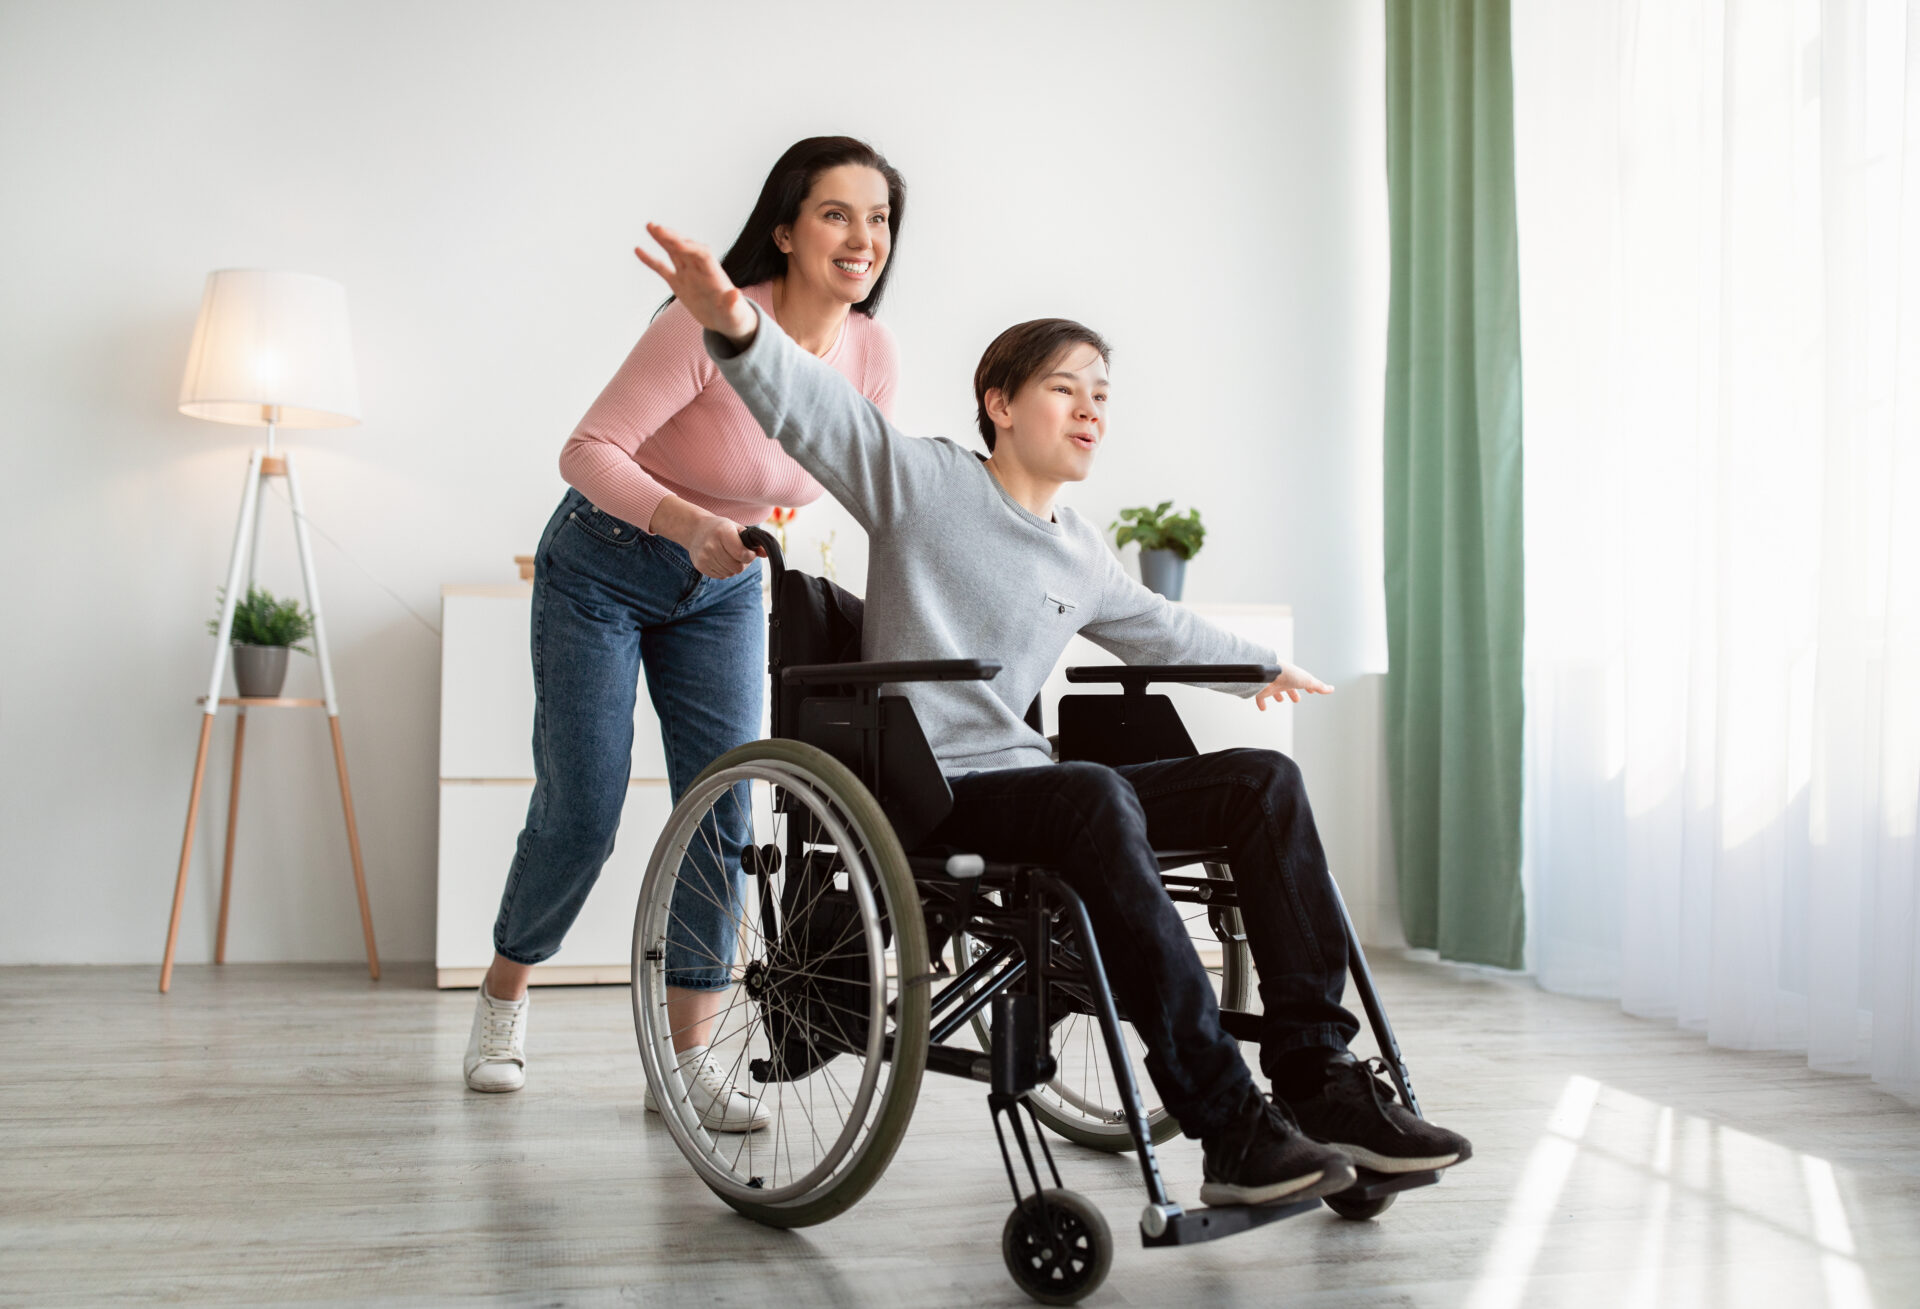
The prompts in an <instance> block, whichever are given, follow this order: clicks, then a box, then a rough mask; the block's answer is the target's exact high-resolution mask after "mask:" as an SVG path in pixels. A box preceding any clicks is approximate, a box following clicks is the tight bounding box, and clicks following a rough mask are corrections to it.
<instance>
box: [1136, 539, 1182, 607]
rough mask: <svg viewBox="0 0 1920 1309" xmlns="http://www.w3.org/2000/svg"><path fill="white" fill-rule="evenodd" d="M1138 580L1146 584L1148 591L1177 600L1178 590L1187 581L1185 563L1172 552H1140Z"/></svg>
mask: <svg viewBox="0 0 1920 1309" xmlns="http://www.w3.org/2000/svg"><path fill="white" fill-rule="evenodd" d="M1140 580H1141V581H1143V582H1145V583H1146V584H1147V589H1148V590H1149V591H1155V592H1158V593H1159V594H1161V595H1164V596H1165V597H1167V599H1169V600H1178V599H1179V598H1180V588H1181V587H1182V586H1184V585H1185V584H1186V580H1187V561H1186V560H1184V559H1182V558H1181V557H1180V556H1179V555H1178V554H1176V553H1175V552H1173V551H1172V550H1142V551H1141V552H1140Z"/></svg>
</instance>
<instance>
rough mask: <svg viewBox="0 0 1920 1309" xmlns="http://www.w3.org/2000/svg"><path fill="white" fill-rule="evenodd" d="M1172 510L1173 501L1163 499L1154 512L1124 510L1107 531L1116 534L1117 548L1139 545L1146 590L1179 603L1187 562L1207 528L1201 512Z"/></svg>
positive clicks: (1195, 553)
mask: <svg viewBox="0 0 1920 1309" xmlns="http://www.w3.org/2000/svg"><path fill="white" fill-rule="evenodd" d="M1172 510H1173V501H1171V500H1162V501H1161V502H1160V503H1159V504H1157V505H1155V506H1154V507H1153V508H1151V509H1148V508H1145V507H1144V506H1142V507H1140V508H1135V509H1122V510H1121V511H1120V517H1119V519H1118V520H1116V521H1114V522H1112V523H1109V524H1108V525H1107V528H1108V530H1109V531H1111V532H1112V533H1113V540H1114V544H1115V545H1120V546H1125V545H1127V544H1128V543H1130V542H1138V543H1139V546H1140V580H1141V581H1143V582H1145V583H1146V584H1147V589H1148V590H1151V591H1157V592H1159V593H1160V594H1161V595H1164V596H1165V597H1167V599H1169V600H1178V599H1179V598H1180V589H1181V587H1182V586H1183V585H1184V584H1185V582H1186V580H1187V560H1189V559H1191V558H1193V557H1194V556H1195V555H1197V554H1199V553H1200V543H1201V542H1203V541H1205V540H1206V539H1207V529H1206V528H1204V527H1202V526H1201V525H1200V511H1199V510H1198V509H1189V510H1187V512H1186V513H1184V514H1176V513H1174V512H1172Z"/></svg>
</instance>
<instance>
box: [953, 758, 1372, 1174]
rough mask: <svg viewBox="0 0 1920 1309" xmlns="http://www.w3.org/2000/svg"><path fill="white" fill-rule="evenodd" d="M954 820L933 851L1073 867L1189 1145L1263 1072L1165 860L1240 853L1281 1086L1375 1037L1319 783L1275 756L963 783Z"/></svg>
mask: <svg viewBox="0 0 1920 1309" xmlns="http://www.w3.org/2000/svg"><path fill="white" fill-rule="evenodd" d="M947 780H948V781H949V782H950V783H951V784H952V786H953V812H952V813H950V814H948V815H947V818H946V820H945V821H944V822H943V823H942V824H941V825H940V827H939V829H938V830H937V831H935V832H934V834H933V836H932V837H931V838H930V844H933V845H937V846H951V847H954V848H956V849H960V850H966V851H969V852H972V853H975V854H980V855H983V856H985V857H986V858H988V859H994V860H1032V861H1036V862H1039V863H1044V864H1048V865H1051V866H1053V867H1055V868H1057V869H1059V870H1060V875H1061V877H1062V878H1063V879H1064V880H1065V881H1066V882H1067V883H1068V885H1070V886H1072V887H1073V889H1074V890H1075V891H1076V892H1078V893H1079V895H1080V898H1081V899H1082V900H1083V901H1085V902H1086V906H1087V917H1088V918H1089V919H1090V920H1091V921H1092V923H1093V931H1094V937H1095V939H1096V940H1097V941H1098V942H1099V945H1100V956H1101V960H1102V962H1103V963H1104V964H1105V965H1106V972H1107V982H1108V984H1109V985H1110V986H1111V987H1112V988H1113V994H1114V999H1115V1000H1116V1001H1118V1002H1119V1005H1120V1010H1121V1012H1122V1013H1123V1014H1124V1015H1125V1016H1126V1017H1127V1018H1129V1019H1131V1020H1132V1022H1133V1025H1134V1030H1136V1031H1137V1032H1139V1034H1140V1038H1141V1040H1143V1041H1144V1042H1145V1043H1146V1046H1147V1058H1146V1064H1147V1074H1148V1076H1149V1077H1151V1078H1152V1079H1153V1085H1154V1087H1155V1089H1157V1090H1158V1091H1159V1092H1160V1098H1161V1101H1162V1103H1164V1104H1165V1105H1166V1107H1167V1108H1168V1110H1170V1111H1171V1112H1172V1113H1173V1115H1174V1117H1176V1118H1178V1119H1179V1120H1180V1126H1181V1128H1182V1130H1184V1131H1185V1132H1186V1134H1187V1135H1188V1136H1205V1135H1206V1134H1207V1133H1209V1132H1211V1131H1214V1130H1216V1129H1218V1128H1221V1127H1224V1126H1226V1124H1227V1123H1228V1122H1229V1121H1231V1119H1232V1117H1233V1114H1234V1110H1235V1109H1236V1108H1237V1106H1238V1105H1239V1104H1240V1102H1241V1100H1242V1099H1243V1097H1244V1096H1245V1095H1246V1093H1247V1090H1248V1089H1249V1088H1250V1087H1251V1086H1252V1085H1253V1077H1252V1074H1251V1073H1249V1072H1248V1071H1247V1066H1246V1064H1245V1063H1244V1062H1242V1061H1241V1058H1240V1049H1239V1046H1238V1045H1237V1044H1236V1043H1235V1042H1234V1040H1233V1038H1232V1037H1230V1036H1228V1035H1227V1034H1226V1033H1225V1032H1224V1031H1222V1030H1221V1027H1220V1006H1219V1002H1218V1001H1217V999H1216V998H1215V996H1214V993H1213V983H1212V981H1211V979H1210V978H1209V977H1208V976H1207V971H1206V969H1205V968H1204V967H1203V966H1202V965H1201V963H1200V959H1199V956H1198V955H1196V954H1195V953H1194V948H1193V942H1192V940H1191V938H1190V937H1189V936H1188V934H1187V928H1186V924H1185V923H1183V922H1182V921H1181V919H1180V915H1179V914H1178V913H1177V912H1176V911H1175V910H1174V907H1173V901H1172V900H1171V899H1169V898H1168V896H1167V892H1166V888H1165V886H1164V885H1163V884H1162V883H1161V881H1160V869H1159V864H1158V863H1157V862H1156V861H1155V859H1154V855H1153V851H1154V848H1155V847H1156V846H1157V847H1159V848H1161V849H1182V848H1187V849H1190V848H1192V847H1194V846H1212V845H1220V846H1225V847H1226V848H1227V864H1228V866H1229V867H1231V868H1232V869H1233V884H1234V889H1235V890H1236V891H1237V892H1238V894H1239V898H1240V921H1241V924H1242V930H1244V931H1245V932H1246V936H1247V947H1248V949H1249V950H1251V951H1252V953H1253V963H1254V970H1255V972H1256V973H1258V975H1259V979H1260V999H1261V1002H1262V1012H1263V1020H1262V1024H1261V1025H1262V1027H1263V1028H1264V1030H1263V1031H1262V1033H1261V1041H1260V1058H1261V1062H1262V1063H1263V1064H1264V1065H1265V1066H1266V1067H1265V1071H1266V1072H1267V1075H1268V1076H1269V1077H1271V1076H1272V1075H1273V1070H1274V1068H1275V1066H1276V1065H1277V1063H1278V1062H1279V1061H1280V1060H1281V1059H1282V1058H1283V1057H1284V1056H1286V1055H1288V1054H1290V1053H1292V1052H1293V1051H1296V1050H1305V1049H1309V1048H1316V1047H1317V1048H1325V1049H1333V1050H1344V1049H1346V1047H1347V1043H1348V1042H1350V1041H1351V1040H1353V1038H1354V1035H1355V1034H1356V1033H1357V1032H1358V1031H1359V1030H1360V1024H1359V1023H1358V1021H1357V1020H1356V1019H1355V1018H1354V1016H1353V1015H1352V1014H1350V1013H1348V1012H1347V1011H1346V1010H1345V1009H1343V1008H1341V1006H1340V998H1341V993H1342V991H1344V990H1345V988H1346V980H1347V930H1346V922H1345V920H1344V919H1343V918H1342V917H1341V914H1340V906H1339V901H1338V900H1337V899H1336V898H1335V896H1336V895H1337V892H1336V891H1335V889H1334V885H1333V877H1332V875H1331V874H1330V873H1329V872H1328V869H1327V857H1326V854H1325V853H1324V852H1323V851H1322V850H1321V848H1320V834H1319V832H1318V831H1317V830H1316V829H1315V827H1314V822H1313V809H1312V807H1311V806H1310V805H1309V804H1308V802H1307V790H1306V786H1305V785H1304V784H1303V783H1302V781H1301V778H1300V769H1299V768H1298V767H1297V766H1295V764H1294V762H1293V760H1291V759H1289V758H1287V757H1286V756H1285V755H1283V754H1278V753H1275V752H1274V751H1272V750H1221V751H1216V752H1215V753H1213V754H1203V755H1200V756H1198V757H1196V758H1192V759H1163V760H1160V761H1159V762H1157V763H1150V764H1128V765H1126V766H1125V767H1121V768H1109V767H1107V766H1106V765H1104V764H1092V763H1063V764H1051V765H1048V766H1045V767H1041V768H1004V769H998V770H991V771H987V772H980V773H967V774H965V775H963V776H960V777H950V778H948V779H947Z"/></svg>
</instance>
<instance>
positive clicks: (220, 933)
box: [160, 427, 380, 993]
mask: <svg viewBox="0 0 1920 1309" xmlns="http://www.w3.org/2000/svg"><path fill="white" fill-rule="evenodd" d="M268 477H284V478H286V479H287V498H288V500H289V501H290V502H291V503H292V508H293V534H294V541H295V543H296V544H297V545H298V547H299V550H300V575H301V580H302V582H303V583H304V585H305V587H306V593H307V609H308V611H309V612H310V613H312V615H313V642H314V654H315V656H316V657H317V658H318V659H319V661H320V688H321V695H322V697H323V698H322V699H319V700H305V699H289V698H287V697H284V696H276V697H273V698H271V699H267V698H252V697H247V698H243V697H240V696H228V697H222V696H221V694H220V687H221V684H222V683H223V682H224V681H225V679H226V674H227V658H228V652H229V645H228V642H229V641H230V640H231V639H232V636H233V611H234V609H235V607H236V606H237V605H238V604H239V601H240V595H241V592H242V587H241V582H242V574H245V578H246V581H247V583H248V584H249V585H251V582H252V577H253V560H254V558H255V556H257V555H258V553H259V544H260V491H261V483H262V481H263V480H264V479H266V478H268ZM199 703H200V704H201V705H203V706H204V707H205V712H204V714H203V715H202V717H201V719H200V745H199V748H198V750H197V752H196V753H195V755H194V761H193V789H192V791H191V792H190V793H189V795H188V798H187V828H186V834H185V835H184V836H183V837H182V838H181V841H180V870H179V873H178V874H177V875H176V877H175V878H174V884H173V916H172V918H171V919H170V920H169V921H168V923H167V949H166V954H165V957H164V958H163V959H162V961H161V964H160V990H161V991H162V992H163V993H164V992H165V991H166V990H167V988H168V987H169V986H170V985H172V983H173V952H174V947H175V946H176V945H177V944H178V942H179V937H180V910H181V907H182V905H183V904H184V903H185V900H186V894H187V865H188V863H189V862H190V861H191V859H192V857H193V837H194V829H195V827H196V825H197V823H198V821H199V817H200V790H201V787H202V785H203V784H204V783H205V781H206V775H207V747H208V746H209V745H210V744H211V743H212V740H213V721H214V719H215V717H216V716H218V714H219V711H220V707H221V706H222V705H232V706H234V707H235V709H236V710H237V711H238V715H237V719H236V721H235V724H234V729H233V779H232V782H231V789H230V791H229V797H228V803H227V848H226V859H225V862H224V868H223V870H222V872H221V878H220V921H219V927H218V928H217V930H216V934H215V938H214V951H213V961H214V962H215V963H216V964H223V963H225V962H226V961H227V907H228V903H229V900H230V898H231V892H232V888H233V845H234V833H235V829H236V827H237V823H238V816H239V806H240V759H241V754H242V751H243V750H244V748H245V745H246V733H247V710H248V709H268V708H274V709H293V708H316V709H325V710H326V711H327V725H328V727H329V729H330V730H331V732H332V736H333V763H334V769H335V771H336V772H337V773H338V774H339V778H340V804H341V808H342V809H343V810H344V811H345V814H346V820H347V848H348V850H349V851H350V852H351V854H352V857H353V885H354V891H355V893H356V895H357V896H358V897H359V901H360V928H361V931H362V932H363V933H364V934H365V936H366V940H367V971H368V972H369V973H370V974H372V976H373V979H374V980H375V981H379V980H380V955H379V952H378V950H376V949H375V947H374V943H373V911H372V909H371V907H370V906H369V905H368V902H367V877H366V868H365V865H364V863H363V862H362V860H361V858H360V828H359V824H358V823H356V822H355V821H354V816H353V788H352V786H351V784H350V783H349V782H348V780H347V753H346V747H345V745H344V744H342V741H341V737H340V702H339V698H338V697H337V696H336V695H335V693H334V685H333V664H332V661H331V660H330V659H329V658H328V655H327V628H326V623H325V621H324V620H323V619H322V617H321V613H320V585H319V581H318V578H317V577H316V575H315V573H314V569H313V545H312V543H311V542H310V541H309V540H308V538H307V517H306V511H305V510H304V509H303V508H302V507H301V500H300V478H299V475H298V473H297V472H296V471H295V469H294V464H293V455H292V454H291V453H290V452H289V453H286V454H278V455H276V454H274V453H273V429H272V428H271V427H269V428H268V429H267V448H266V449H264V450H261V449H256V450H255V451H254V452H253V455H252V457H251V459H250V460H249V461H248V463H247V480H246V486H245V489H244V490H243V491H242V492H241V496H240V521H239V523H238V525H237V526H236V527H235V529H234V534H233V556H232V559H231V560H230V562H229V563H228V565H227V589H226V601H225V604H224V605H223V606H222V607H221V610H220V630H219V633H218V634H217V636H216V638H215V640H214V650H213V675H212V676H211V677H210V678H209V679H208V682H207V693H206V695H204V696H202V697H201V698H200V700H199Z"/></svg>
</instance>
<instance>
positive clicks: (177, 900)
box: [160, 714, 213, 995]
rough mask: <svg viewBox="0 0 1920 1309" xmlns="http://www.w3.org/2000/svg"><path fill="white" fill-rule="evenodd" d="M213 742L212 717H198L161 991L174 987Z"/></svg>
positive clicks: (161, 970) (162, 969)
mask: <svg viewBox="0 0 1920 1309" xmlns="http://www.w3.org/2000/svg"><path fill="white" fill-rule="evenodd" d="M212 740H213V715H212V714H203V715H201V718H200V749H199V751H198V752H197V753H195V755H194V757H193V790H192V792H191V793H189V795H188V796H187V832H186V835H185V836H183V837H181V838H180V872H179V874H178V875H177V876H176V877H175V878H174V879H173V917H172V918H171V919H169V920H168V922H167V952H166V955H165V957H163V958H162V959H161V961H160V992H161V994H163V995H164V994H165V993H166V990H167V988H168V987H169V986H171V985H173V948H174V946H175V945H177V944H179V941H180V906H181V905H182V903H184V902H185V900H186V898H187V862H188V861H189V860H190V859H192V858H193V828H194V824H195V823H197V822H198V821H199V819H200V784H201V783H202V782H204V781H205V780H206V778H207V745H208V744H209V743H210V742H211V741H212Z"/></svg>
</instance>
